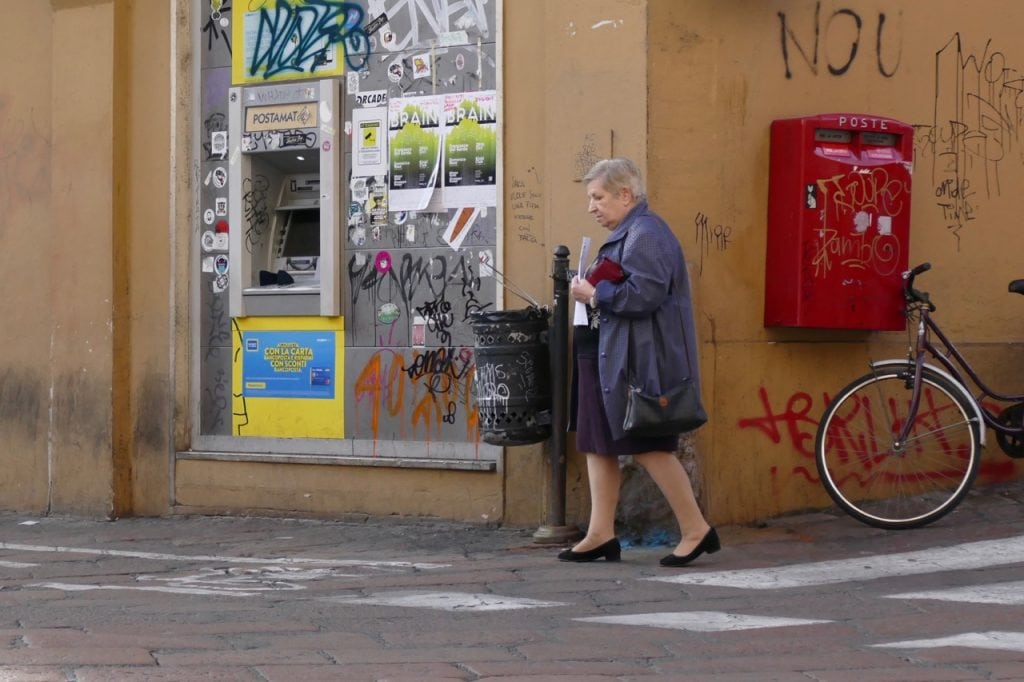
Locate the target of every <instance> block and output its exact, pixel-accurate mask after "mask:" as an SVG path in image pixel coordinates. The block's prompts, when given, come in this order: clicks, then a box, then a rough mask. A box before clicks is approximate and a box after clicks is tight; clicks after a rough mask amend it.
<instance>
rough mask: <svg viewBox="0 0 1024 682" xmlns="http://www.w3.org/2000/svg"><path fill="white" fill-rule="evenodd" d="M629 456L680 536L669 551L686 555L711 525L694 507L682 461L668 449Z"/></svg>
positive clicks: (694, 503) (702, 537)
mask: <svg viewBox="0 0 1024 682" xmlns="http://www.w3.org/2000/svg"><path fill="white" fill-rule="evenodd" d="M633 459H634V460H635V461H636V462H637V464H639V465H640V466H642V467H643V468H644V469H646V470H647V473H649V474H650V475H651V478H652V479H654V482H655V483H656V484H657V486H658V489H659V490H661V494H662V495H664V496H665V499H666V500H668V506H669V507H671V508H672V513H673V514H675V517H676V523H678V524H679V533H680V535H682V538H681V539H680V541H679V544H678V545H676V548H675V550H674V551H673V554H676V555H678V556H686V555H687V554H689V553H690V552H692V551H693V550H694V548H696V547H697V545H698V544H699V543H700V541H701V540H703V539H704V536H705V535H707V532H708V531H709V530H711V526H710V525H708V522H707V521H705V520H704V514H702V513H701V511H700V507H698V506H697V498H696V497H695V496H694V494H693V486H691V485H690V477H689V476H688V475H687V474H686V469H684V468H683V463H682V462H680V461H679V458H678V457H676V456H675V455H674V454H673V453H671V452H657V451H656V452H645V453H644V454H642V455H633ZM588 463H589V460H588ZM588 466H589V464H588Z"/></svg>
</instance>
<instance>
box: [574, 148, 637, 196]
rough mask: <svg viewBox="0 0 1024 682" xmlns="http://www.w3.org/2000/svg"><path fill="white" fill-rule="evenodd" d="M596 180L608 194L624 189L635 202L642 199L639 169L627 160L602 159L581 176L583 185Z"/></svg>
mask: <svg viewBox="0 0 1024 682" xmlns="http://www.w3.org/2000/svg"><path fill="white" fill-rule="evenodd" d="M594 180H598V181H599V182H600V183H601V185H602V186H603V187H604V188H605V189H606V190H608V191H610V192H618V191H619V190H621V189H623V188H626V189H628V190H629V191H630V192H632V193H633V198H635V199H636V200H637V201H639V200H641V199H643V198H644V197H645V195H646V192H644V181H643V178H642V177H640V169H639V168H637V167H636V164H635V163H633V162H632V161H630V160H629V159H624V158H617V159H603V160H601V161H598V162H597V163H595V164H594V165H593V166H592V167H591V168H590V170H589V171H587V174H586V175H584V176H583V183H584V184H590V183H591V182H592V181H594Z"/></svg>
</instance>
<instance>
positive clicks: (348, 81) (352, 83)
mask: <svg viewBox="0 0 1024 682" xmlns="http://www.w3.org/2000/svg"><path fill="white" fill-rule="evenodd" d="M357 92H359V72H358V71H349V72H348V74H346V75H345V93H346V94H348V95H354V94H356V93H357Z"/></svg>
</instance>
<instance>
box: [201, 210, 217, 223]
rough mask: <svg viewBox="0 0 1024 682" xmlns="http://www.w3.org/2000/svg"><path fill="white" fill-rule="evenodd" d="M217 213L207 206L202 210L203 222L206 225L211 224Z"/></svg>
mask: <svg viewBox="0 0 1024 682" xmlns="http://www.w3.org/2000/svg"><path fill="white" fill-rule="evenodd" d="M216 218H217V215H216V214H215V213H214V212H213V209H212V208H208V209H206V210H205V211H203V222H204V223H206V224H207V225H213V221H214V220H216Z"/></svg>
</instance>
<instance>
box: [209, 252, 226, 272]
mask: <svg viewBox="0 0 1024 682" xmlns="http://www.w3.org/2000/svg"><path fill="white" fill-rule="evenodd" d="M228 265H229V263H228V257H227V255H226V254H223V253H222V254H220V255H219V256H216V257H215V258H214V259H213V271H214V272H216V273H217V274H218V275H226V274H228Z"/></svg>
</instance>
